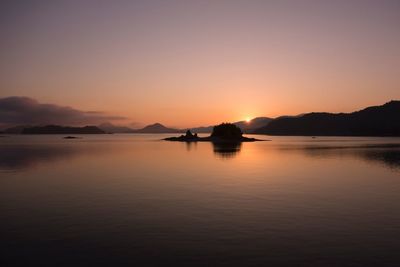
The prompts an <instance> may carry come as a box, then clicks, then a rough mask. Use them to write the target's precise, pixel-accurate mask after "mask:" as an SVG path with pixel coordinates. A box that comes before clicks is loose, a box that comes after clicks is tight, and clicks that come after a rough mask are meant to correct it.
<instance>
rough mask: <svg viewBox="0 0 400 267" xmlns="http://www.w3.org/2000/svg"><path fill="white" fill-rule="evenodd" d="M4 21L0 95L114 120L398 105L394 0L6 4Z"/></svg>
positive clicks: (206, 118)
mask: <svg viewBox="0 0 400 267" xmlns="http://www.w3.org/2000/svg"><path fill="white" fill-rule="evenodd" d="M0 22H1V23H0V34H1V42H0V57H1V60H0V98H5V97H10V96H24V97H29V98H32V99H35V100H37V101H39V103H49V104H54V105H57V106H69V107H73V108H74V109H77V110H80V111H89V112H92V111H96V112H102V113H101V114H103V115H104V116H105V117H104V119H109V120H110V121H114V122H115V123H116V124H127V125H128V124H131V123H134V125H144V124H149V123H154V122H161V123H163V124H165V125H168V126H174V127H192V126H200V125H210V124H214V123H219V122H221V121H237V120H243V119H246V118H248V117H256V116H269V117H275V116H279V115H294V114H299V113H304V112H309V111H328V112H341V111H344V112H347V111H354V110H357V109H361V108H363V107H366V106H370V105H380V104H383V103H385V102H387V101H389V100H391V99H400V49H399V48H400V1H384V0H375V1H367V0H365V1H361V0H360V1H350V0H346V1H341V0H337V1H336V0H335V1H323V0H320V1H317V0H315V1H299V0H294V1H233V0H230V1H218V0H213V1H187V0H186V1H167V0H160V1H122V0H121V1H59V0H55V1H54V0H49V1H2V2H1V8H0ZM95 114H100V113H95ZM122 117H123V118H122ZM0 123H1V122H0ZM135 123H136V124H135Z"/></svg>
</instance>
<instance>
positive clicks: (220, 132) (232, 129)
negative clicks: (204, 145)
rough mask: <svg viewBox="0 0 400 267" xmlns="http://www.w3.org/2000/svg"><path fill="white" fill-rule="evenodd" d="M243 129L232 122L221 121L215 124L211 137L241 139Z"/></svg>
mask: <svg viewBox="0 0 400 267" xmlns="http://www.w3.org/2000/svg"><path fill="white" fill-rule="evenodd" d="M242 135H243V133H242V130H241V129H240V128H239V127H237V126H236V125H235V124H232V123H221V124H220V125H217V126H214V129H213V131H212V133H211V137H219V138H222V139H240V138H242Z"/></svg>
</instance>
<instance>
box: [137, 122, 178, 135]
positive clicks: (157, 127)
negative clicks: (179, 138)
mask: <svg viewBox="0 0 400 267" xmlns="http://www.w3.org/2000/svg"><path fill="white" fill-rule="evenodd" d="M133 132H134V133H182V132H184V130H180V129H174V128H168V127H165V126H164V125H162V124H161V123H154V124H151V125H147V126H146V127H144V128H142V129H138V130H134V131H133Z"/></svg>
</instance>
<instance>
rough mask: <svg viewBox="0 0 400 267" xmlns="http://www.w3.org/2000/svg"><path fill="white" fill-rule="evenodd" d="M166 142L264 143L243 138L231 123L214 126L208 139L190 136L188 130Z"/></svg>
mask: <svg viewBox="0 0 400 267" xmlns="http://www.w3.org/2000/svg"><path fill="white" fill-rule="evenodd" d="M164 140H166V141H176V142H213V143H240V142H254V141H264V140H259V139H256V138H248V137H244V136H243V132H242V130H241V129H240V128H239V127H237V126H236V125H235V124H232V123H222V124H220V125H217V126H214V128H213V131H212V133H211V135H210V136H208V137H198V136H197V134H196V133H195V134H192V132H191V131H190V130H187V131H186V134H185V135H181V136H179V137H168V138H165V139H164Z"/></svg>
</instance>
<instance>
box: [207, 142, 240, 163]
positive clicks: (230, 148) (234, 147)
mask: <svg viewBox="0 0 400 267" xmlns="http://www.w3.org/2000/svg"><path fill="white" fill-rule="evenodd" d="M212 145H213V151H214V154H215V155H216V156H218V157H221V158H224V159H229V158H233V157H235V156H236V155H237V154H238V153H239V152H240V150H241V148H242V144H241V143H240V142H238V143H212Z"/></svg>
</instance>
